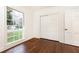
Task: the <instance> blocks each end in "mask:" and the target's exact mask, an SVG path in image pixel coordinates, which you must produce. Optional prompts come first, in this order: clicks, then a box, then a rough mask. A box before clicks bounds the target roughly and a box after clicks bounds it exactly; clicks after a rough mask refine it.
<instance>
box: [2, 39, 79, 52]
mask: <svg viewBox="0 0 79 59" xmlns="http://www.w3.org/2000/svg"><path fill="white" fill-rule="evenodd" d="M2 53H79V47H76V46H72V45H68V44H64V43H60V42H58V41H53V40H48V39H44V38H40V39H39V38H33V39H31V40H28V41H26V42H24V43H22V44H20V45H17V46H15V47H13V48H11V49H8V50H6V51H3V52H2Z"/></svg>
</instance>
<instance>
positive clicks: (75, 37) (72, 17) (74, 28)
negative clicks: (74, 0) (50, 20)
mask: <svg viewBox="0 0 79 59" xmlns="http://www.w3.org/2000/svg"><path fill="white" fill-rule="evenodd" d="M66 18H67V19H65V28H67V29H68V30H66V31H65V42H66V43H68V44H72V45H77V46H79V11H76V10H74V11H69V12H68V14H67V15H66Z"/></svg>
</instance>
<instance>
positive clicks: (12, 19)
mask: <svg viewBox="0 0 79 59" xmlns="http://www.w3.org/2000/svg"><path fill="white" fill-rule="evenodd" d="M7 30H8V32H7V37H8V39H7V41H8V42H9V43H10V42H14V41H16V40H19V39H22V30H23V13H21V12H19V11H17V10H14V9H12V8H10V7H7Z"/></svg>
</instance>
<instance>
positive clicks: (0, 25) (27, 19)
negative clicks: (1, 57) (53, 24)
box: [0, 6, 33, 51]
mask: <svg viewBox="0 0 79 59" xmlns="http://www.w3.org/2000/svg"><path fill="white" fill-rule="evenodd" d="M9 7H11V8H13V9H16V10H18V11H20V12H22V13H24V25H23V26H24V29H23V35H24V36H23V39H22V40H18V41H17V42H14V43H11V44H7V36H6V35H7V26H6V7H4V6H3V7H0V51H3V50H5V49H8V48H11V47H13V46H15V45H17V44H19V43H22V42H24V41H26V40H28V39H30V38H32V37H33V20H32V18H33V17H32V11H31V9H29V7H24V6H9ZM4 15H5V16H4ZM4 18H5V19H4Z"/></svg>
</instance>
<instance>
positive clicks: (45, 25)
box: [40, 14, 58, 40]
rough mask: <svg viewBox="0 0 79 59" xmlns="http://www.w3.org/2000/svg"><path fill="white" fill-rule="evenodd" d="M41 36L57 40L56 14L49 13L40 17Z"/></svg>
mask: <svg viewBox="0 0 79 59" xmlns="http://www.w3.org/2000/svg"><path fill="white" fill-rule="evenodd" d="M40 24H41V25H40V35H41V38H46V39H52V40H58V15H57V14H50V15H43V16H41V17H40Z"/></svg>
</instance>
